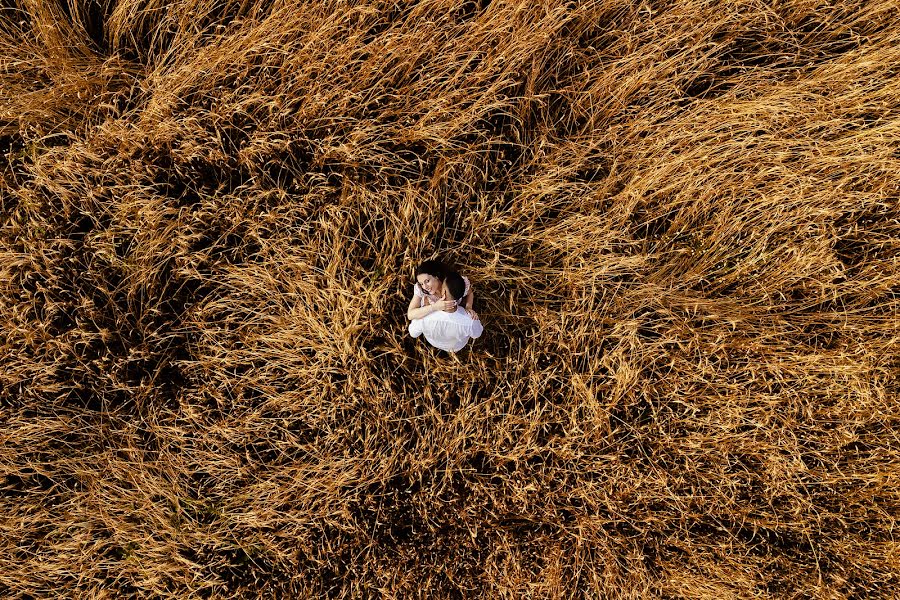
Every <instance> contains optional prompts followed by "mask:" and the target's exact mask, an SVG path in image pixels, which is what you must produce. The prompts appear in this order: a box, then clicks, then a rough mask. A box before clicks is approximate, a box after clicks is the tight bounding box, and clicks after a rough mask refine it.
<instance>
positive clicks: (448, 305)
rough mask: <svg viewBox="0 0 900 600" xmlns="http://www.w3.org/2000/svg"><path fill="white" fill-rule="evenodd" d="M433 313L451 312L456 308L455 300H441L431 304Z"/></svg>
mask: <svg viewBox="0 0 900 600" xmlns="http://www.w3.org/2000/svg"><path fill="white" fill-rule="evenodd" d="M431 306H432V307H433V308H434V310H435V311H438V310H451V309H454V308H456V301H455V300H444V299H443V298H442V299H440V300H438V301H437V302H434V303H433V304H431Z"/></svg>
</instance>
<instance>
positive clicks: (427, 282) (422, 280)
mask: <svg viewBox="0 0 900 600" xmlns="http://www.w3.org/2000/svg"><path fill="white" fill-rule="evenodd" d="M416 280H417V281H418V282H419V285H420V286H421V287H422V289H423V290H425V293H426V294H437V293H438V292H439V291H440V290H441V280H440V279H438V278H437V277H434V276H432V275H429V274H428V273H422V274H421V275H419V276H418V277H416Z"/></svg>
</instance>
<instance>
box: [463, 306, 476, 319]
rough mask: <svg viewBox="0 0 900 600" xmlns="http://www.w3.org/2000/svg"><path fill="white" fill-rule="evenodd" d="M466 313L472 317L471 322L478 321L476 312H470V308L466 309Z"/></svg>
mask: <svg viewBox="0 0 900 600" xmlns="http://www.w3.org/2000/svg"><path fill="white" fill-rule="evenodd" d="M466 312H467V313H468V314H469V316H470V317H472V320H473V321H477V320H478V313H477V312H475V311H474V310H472V309H471V308H466Z"/></svg>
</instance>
